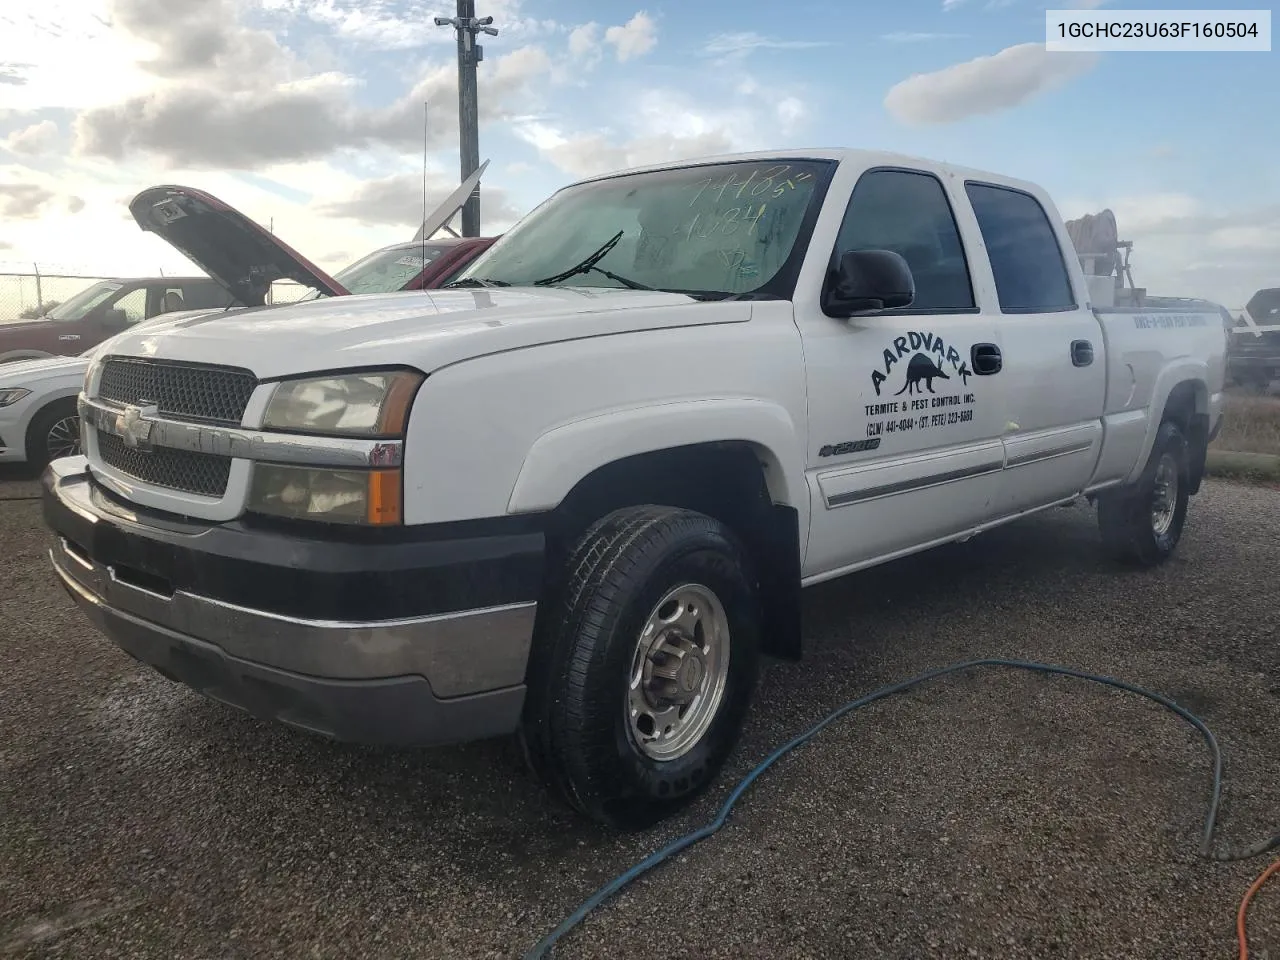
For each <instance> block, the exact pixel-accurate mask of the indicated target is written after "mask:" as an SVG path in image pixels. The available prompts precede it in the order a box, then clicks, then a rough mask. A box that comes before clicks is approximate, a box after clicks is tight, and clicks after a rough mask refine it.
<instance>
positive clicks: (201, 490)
mask: <svg viewBox="0 0 1280 960" xmlns="http://www.w3.org/2000/svg"><path fill="white" fill-rule="evenodd" d="M96 432H97V439H98V456H99V457H101V458H102V462H103V463H105V464H106V465H107V466H109V467H112V468H114V469H116V470H119V471H120V472H121V473H127V474H128V475H129V476H131V477H135V478H137V479H138V480H141V481H142V482H143V483H149V484H153V485H154V486H157V487H168V488H169V489H170V490H181V491H182V492H183V493H194V494H198V495H200V496H204V497H221V496H222V495H223V494H224V493H226V491H227V477H228V475H229V474H230V473H231V458H230V457H218V456H214V455H213V454H209V453H192V452H190V451H187V450H173V449H170V448H167V447H153V448H152V449H151V450H149V451H147V452H143V451H141V450H137V449H135V448H132V447H126V446H125V445H124V441H123V440H121V439H120V438H119V437H117V436H115V435H114V434H110V433H106V432H104V431H102V430H98V431H96Z"/></svg>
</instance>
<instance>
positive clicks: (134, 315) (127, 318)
mask: <svg viewBox="0 0 1280 960" xmlns="http://www.w3.org/2000/svg"><path fill="white" fill-rule="evenodd" d="M116 310H118V311H120V313H123V314H124V322H125V323H126V324H134V323H137V322H138V321H139V320H141V319H142V318H143V317H145V316H146V314H147V288H146V287H138V288H137V289H136V290H130V291H129V292H128V293H126V294H125V295H124V296H123V297H121V298H120V299H119V300H117V301H116V302H115V303H113V304H112V305H111V306H110V307H109V308H108V311H109V312H110V311H116ZM117 316H119V314H117Z"/></svg>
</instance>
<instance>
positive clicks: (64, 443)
mask: <svg viewBox="0 0 1280 960" xmlns="http://www.w3.org/2000/svg"><path fill="white" fill-rule="evenodd" d="M26 446H27V464H28V465H29V466H30V467H31V468H32V469H33V470H37V471H41V470H44V468H45V467H47V466H48V465H49V461H51V460H54V459H57V458H58V457H72V456H75V455H76V454H78V453H80V451H81V450H82V447H81V444H80V414H79V413H78V412H77V410H76V399H75V397H66V398H64V399H62V400H55V401H53V403H50V404H48V405H47V406H45V407H44V408H43V409H41V410H40V411H39V412H38V413H37V414H36V415H35V416H34V417H32V418H31V423H30V424H28V425H27V444H26Z"/></svg>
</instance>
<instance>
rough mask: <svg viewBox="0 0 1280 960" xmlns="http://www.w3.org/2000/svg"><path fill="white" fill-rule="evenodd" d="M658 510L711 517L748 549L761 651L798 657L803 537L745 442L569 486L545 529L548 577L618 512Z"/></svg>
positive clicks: (622, 468)
mask: <svg viewBox="0 0 1280 960" xmlns="http://www.w3.org/2000/svg"><path fill="white" fill-rule="evenodd" d="M640 504H657V505H661V506H668V507H683V508H685V509H688V510H696V511H698V512H699V513H704V514H706V515H707V516H710V517H714V518H715V519H717V520H719V521H720V522H721V523H723V524H725V525H726V526H727V527H729V529H730V530H732V531H733V532H734V534H735V535H736V536H737V538H738V540H739V541H740V542H741V543H742V545H743V547H744V548H745V550H746V552H747V555H748V558H749V560H750V563H751V567H752V571H751V573H752V576H753V578H754V580H755V582H756V586H757V590H758V591H759V594H760V599H761V606H762V609H761V616H762V623H761V626H762V634H763V636H764V638H765V641H764V651H765V652H766V653H768V654H770V655H772V656H777V657H783V658H786V659H799V657H800V532H799V514H798V513H797V511H796V509H795V508H794V507H791V506H788V505H785V504H778V503H775V502H774V501H773V498H772V496H771V495H770V493H769V488H768V483H767V481H766V474H765V463H764V461H762V459H761V455H760V453H759V452H758V451H757V450H756V449H755V448H754V447H752V446H751V445H750V444H748V443H745V442H726V443H707V444H694V445H690V446H682V447H674V448H671V449H667V450H657V451H653V452H651V453H643V454H638V455H636V456H631V457H625V458H623V459H621V460H616V461H614V462H613V463H608V464H605V465H604V466H602V467H600V468H598V469H597V470H595V471H593V472H592V473H590V474H588V475H587V476H585V477H583V478H582V480H580V481H578V483H577V484H576V485H575V486H574V487H573V489H572V490H570V491H569V493H568V494H567V495H566V496H565V498H564V500H562V501H561V502H560V505H559V506H557V507H556V508H555V510H554V511H552V514H551V518H550V523H549V525H548V530H547V537H548V561H549V562H548V564H547V569H548V570H549V571H559V570H563V568H564V563H565V561H566V559H567V557H568V554H569V552H570V551H571V550H572V549H573V545H574V543H576V542H577V540H578V539H579V538H580V537H581V536H582V534H583V533H585V532H586V530H587V528H588V527H590V526H591V524H592V523H594V522H595V521H596V520H598V519H599V518H601V517H603V516H605V515H606V514H609V513H611V512H613V511H614V510H618V509H620V508H622V507H629V506H638V505H640Z"/></svg>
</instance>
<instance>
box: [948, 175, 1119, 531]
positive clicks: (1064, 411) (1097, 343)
mask: <svg viewBox="0 0 1280 960" xmlns="http://www.w3.org/2000/svg"><path fill="white" fill-rule="evenodd" d="M965 193H966V195H967V196H968V199H969V202H970V204H971V206H972V209H973V213H974V216H975V218H976V220H977V222H978V228H979V230H980V231H981V233H982V239H983V243H984V244H985V246H986V248H987V259H988V261H989V263H990V269H991V274H992V280H993V281H994V285H995V291H996V296H997V300H998V302H999V313H998V314H997V323H998V325H999V331H1000V334H999V335H1000V343H1001V347H1002V349H1003V352H1004V370H1003V372H1002V373H1001V377H1002V378H1003V379H1004V387H1005V405H1006V409H1007V411H1008V419H1009V423H1008V425H1007V432H1006V434H1005V437H1004V443H1005V475H1004V482H1003V485H1002V489H1001V492H1000V500H999V512H1000V514H1001V515H1003V516H1008V515H1011V514H1016V513H1020V512H1022V511H1024V510H1028V509H1033V508H1035V507H1039V506H1044V505H1045V504H1049V503H1052V502H1054V501H1057V500H1062V499H1064V498H1067V497H1071V496H1074V495H1076V494H1078V493H1080V492H1081V491H1082V490H1083V489H1084V488H1085V486H1086V485H1087V484H1088V483H1089V480H1090V478H1091V477H1092V476H1093V473H1094V468H1095V466H1096V465H1097V462H1098V455H1099V453H1100V451H1101V446H1102V414H1103V410H1104V405H1105V402H1106V380H1107V375H1106V368H1107V363H1106V355H1105V351H1104V344H1103V341H1102V326H1101V324H1100V323H1099V321H1098V319H1097V317H1095V316H1094V314H1093V311H1092V310H1091V309H1089V308H1088V306H1087V304H1086V303H1084V302H1083V300H1084V296H1083V291H1080V292H1077V291H1074V290H1073V289H1072V286H1071V274H1070V272H1069V271H1068V269H1067V260H1066V258H1067V257H1068V256H1074V255H1075V251H1074V248H1073V247H1072V246H1071V243H1070V239H1069V238H1067V237H1066V234H1065V230H1056V229H1055V228H1054V226H1053V224H1054V223H1055V222H1060V221H1059V220H1057V219H1056V215H1057V211H1056V210H1052V205H1051V204H1050V202H1049V201H1048V198H1047V197H1046V198H1044V200H1043V202H1042V200H1041V199H1040V198H1038V197H1036V196H1034V195H1032V194H1031V193H1028V192H1025V191H1022V190H1018V189H1015V188H1013V187H1010V186H1007V185H1000V184H993V183H981V182H977V181H967V182H966V183H965ZM1046 206H1048V208H1049V210H1052V212H1053V214H1054V218H1051V217H1050V215H1049V213H1047V212H1046Z"/></svg>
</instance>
